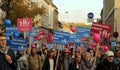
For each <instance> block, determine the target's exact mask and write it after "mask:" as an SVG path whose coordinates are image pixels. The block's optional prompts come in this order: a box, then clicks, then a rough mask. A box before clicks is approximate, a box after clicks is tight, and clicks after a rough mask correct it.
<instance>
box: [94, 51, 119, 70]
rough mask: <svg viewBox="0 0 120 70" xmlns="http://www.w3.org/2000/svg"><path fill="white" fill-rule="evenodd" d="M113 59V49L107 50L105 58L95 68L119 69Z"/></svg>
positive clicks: (97, 69)
mask: <svg viewBox="0 0 120 70" xmlns="http://www.w3.org/2000/svg"><path fill="white" fill-rule="evenodd" d="M113 60H114V53H113V51H107V52H106V58H105V60H104V61H103V63H100V64H98V65H97V67H96V70H119V69H118V66H117V65H116V64H115V63H114V62H113Z"/></svg>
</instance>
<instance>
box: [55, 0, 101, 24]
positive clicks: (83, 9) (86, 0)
mask: <svg viewBox="0 0 120 70" xmlns="http://www.w3.org/2000/svg"><path fill="white" fill-rule="evenodd" d="M53 3H54V4H55V5H56V7H57V8H58V12H59V15H58V18H59V21H65V22H82V23H88V22H87V19H88V17H87V14H88V13H89V12H92V13H93V14H94V18H93V19H94V20H96V19H97V18H100V12H101V9H102V8H103V0H53Z"/></svg>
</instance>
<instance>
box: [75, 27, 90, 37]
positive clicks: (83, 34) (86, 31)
mask: <svg viewBox="0 0 120 70" xmlns="http://www.w3.org/2000/svg"><path fill="white" fill-rule="evenodd" d="M76 34H77V35H80V36H81V37H85V38H89V37H90V29H89V28H82V27H78V28H77V32H76Z"/></svg>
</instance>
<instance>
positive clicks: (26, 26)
mask: <svg viewBox="0 0 120 70" xmlns="http://www.w3.org/2000/svg"><path fill="white" fill-rule="evenodd" d="M17 27H18V31H19V32H31V31H32V19H31V18H19V19H18V20H17Z"/></svg>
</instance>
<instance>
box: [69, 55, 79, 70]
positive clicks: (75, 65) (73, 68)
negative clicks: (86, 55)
mask: <svg viewBox="0 0 120 70" xmlns="http://www.w3.org/2000/svg"><path fill="white" fill-rule="evenodd" d="M69 70H81V55H80V54H76V55H75V61H73V62H72V63H70V65H69Z"/></svg>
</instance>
